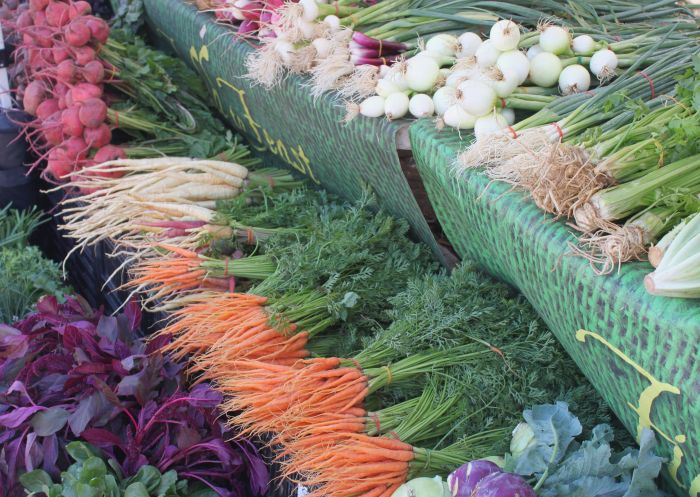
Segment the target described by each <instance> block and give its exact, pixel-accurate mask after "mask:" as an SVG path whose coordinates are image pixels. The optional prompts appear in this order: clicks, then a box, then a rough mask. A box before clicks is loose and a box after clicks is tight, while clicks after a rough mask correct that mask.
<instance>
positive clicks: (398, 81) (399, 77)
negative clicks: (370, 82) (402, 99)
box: [383, 66, 408, 91]
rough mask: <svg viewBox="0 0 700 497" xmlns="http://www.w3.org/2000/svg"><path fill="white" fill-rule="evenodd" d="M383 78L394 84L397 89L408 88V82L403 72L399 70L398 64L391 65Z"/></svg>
mask: <svg viewBox="0 0 700 497" xmlns="http://www.w3.org/2000/svg"><path fill="white" fill-rule="evenodd" d="M383 79H385V80H387V81H389V82H390V83H393V84H394V85H396V87H397V88H398V89H399V91H404V90H408V82H407V81H406V76H405V74H404V73H403V71H401V70H399V68H398V66H394V67H392V68H391V69H390V70H389V72H388V73H387V75H386V76H384V78H383Z"/></svg>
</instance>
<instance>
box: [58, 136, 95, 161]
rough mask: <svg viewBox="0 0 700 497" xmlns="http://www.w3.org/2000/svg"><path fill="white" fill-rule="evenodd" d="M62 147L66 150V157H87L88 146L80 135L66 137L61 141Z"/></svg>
mask: <svg viewBox="0 0 700 497" xmlns="http://www.w3.org/2000/svg"><path fill="white" fill-rule="evenodd" d="M62 148H64V149H65V151H66V157H67V158H68V159H72V160H75V161H81V160H83V159H85V157H87V152H88V149H89V148H90V147H88V144H87V143H85V140H83V138H82V137H81V136H74V137H72V138H68V139H67V140H66V141H65V142H63V145H62Z"/></svg>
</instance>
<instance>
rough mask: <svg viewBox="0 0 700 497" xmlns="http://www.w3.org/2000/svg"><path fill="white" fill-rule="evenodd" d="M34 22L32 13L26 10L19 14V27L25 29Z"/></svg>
mask: <svg viewBox="0 0 700 497" xmlns="http://www.w3.org/2000/svg"><path fill="white" fill-rule="evenodd" d="M32 24H34V20H33V19H32V14H31V13H30V12H29V11H28V10H26V11H24V12H22V13H21V14H20V15H19V16H17V29H18V30H21V29H25V28H28V27H29V26H31V25H32Z"/></svg>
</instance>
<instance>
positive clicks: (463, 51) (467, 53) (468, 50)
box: [457, 31, 483, 57]
mask: <svg viewBox="0 0 700 497" xmlns="http://www.w3.org/2000/svg"><path fill="white" fill-rule="evenodd" d="M457 41H458V42H459V49H458V50H457V56H458V57H473V56H474V54H476V49H477V48H479V46H480V45H481V44H482V43H483V42H482V41H481V37H480V36H479V35H478V34H476V33H472V32H470V31H468V32H466V33H463V34H462V35H460V37H459V38H457Z"/></svg>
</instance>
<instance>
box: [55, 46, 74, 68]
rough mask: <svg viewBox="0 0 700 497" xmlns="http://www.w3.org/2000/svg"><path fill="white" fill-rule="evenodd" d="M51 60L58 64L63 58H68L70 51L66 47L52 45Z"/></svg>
mask: <svg viewBox="0 0 700 497" xmlns="http://www.w3.org/2000/svg"><path fill="white" fill-rule="evenodd" d="M51 50H52V51H53V60H54V62H55V63H56V64H60V63H61V62H63V61H64V60H66V59H68V58H70V55H71V54H70V52H69V51H68V49H67V48H66V47H53V48H52V49H51Z"/></svg>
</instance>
